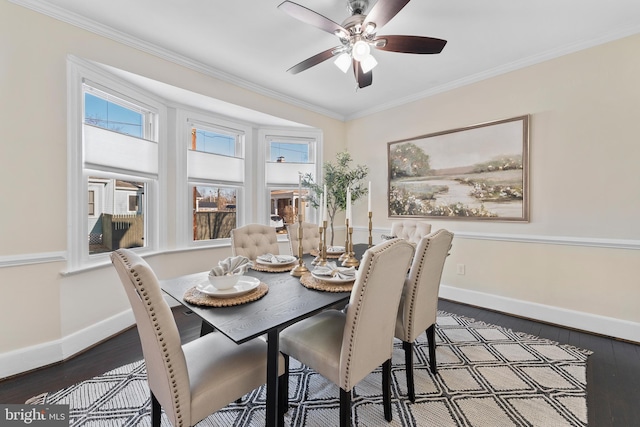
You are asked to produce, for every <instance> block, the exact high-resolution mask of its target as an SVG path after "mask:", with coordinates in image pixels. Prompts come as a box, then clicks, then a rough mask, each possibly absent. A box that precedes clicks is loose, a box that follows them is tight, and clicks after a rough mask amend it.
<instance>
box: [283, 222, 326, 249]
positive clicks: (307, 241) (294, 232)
mask: <svg viewBox="0 0 640 427" xmlns="http://www.w3.org/2000/svg"><path fill="white" fill-rule="evenodd" d="M299 226H300V225H299V223H295V224H289V225H287V234H288V236H289V248H290V249H291V255H294V256H298V227H299ZM319 244H320V229H319V228H318V224H314V223H312V222H303V223H302V253H303V254H308V253H310V252H311V251H312V250H314V249H315V250H317V249H318V245H319Z"/></svg>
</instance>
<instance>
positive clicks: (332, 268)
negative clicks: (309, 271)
mask: <svg viewBox="0 0 640 427" xmlns="http://www.w3.org/2000/svg"><path fill="white" fill-rule="evenodd" d="M313 274H315V275H316V276H327V277H333V278H336V279H342V280H351V279H354V280H355V278H356V269H355V268H354V267H338V266H337V265H336V263H335V262H328V263H327V265H321V266H318V267H316V268H314V269H313Z"/></svg>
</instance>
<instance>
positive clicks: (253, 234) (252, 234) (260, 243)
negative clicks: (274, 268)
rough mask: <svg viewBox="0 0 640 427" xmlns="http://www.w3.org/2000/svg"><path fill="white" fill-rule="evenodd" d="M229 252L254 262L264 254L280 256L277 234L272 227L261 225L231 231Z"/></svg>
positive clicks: (249, 225)
mask: <svg viewBox="0 0 640 427" xmlns="http://www.w3.org/2000/svg"><path fill="white" fill-rule="evenodd" d="M231 251H232V252H233V255H242V256H246V257H247V258H249V259H251V260H253V261H255V259H256V258H257V257H258V256H260V255H264V254H274V255H279V254H280V248H279V246H278V234H277V233H276V229H275V228H274V227H270V226H268V225H262V224H247V225H245V226H243V227H238V228H234V229H233V230H231Z"/></svg>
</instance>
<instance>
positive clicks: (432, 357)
mask: <svg viewBox="0 0 640 427" xmlns="http://www.w3.org/2000/svg"><path fill="white" fill-rule="evenodd" d="M427 340H428V341H429V366H430V367H431V373H432V374H434V375H435V374H436V373H437V372H438V365H437V364H436V324H435V323H434V324H433V325H431V326H429V328H428V329H427Z"/></svg>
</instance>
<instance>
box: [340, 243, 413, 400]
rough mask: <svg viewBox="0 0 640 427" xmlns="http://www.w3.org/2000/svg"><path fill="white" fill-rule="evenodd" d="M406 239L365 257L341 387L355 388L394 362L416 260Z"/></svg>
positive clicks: (354, 294)
mask: <svg viewBox="0 0 640 427" xmlns="http://www.w3.org/2000/svg"><path fill="white" fill-rule="evenodd" d="M413 252H414V249H413V246H412V245H411V244H409V243H408V242H407V241H405V240H402V239H393V240H389V241H386V242H382V243H380V244H378V245H376V246H374V247H372V248H370V249H368V250H367V251H366V252H365V253H364V257H363V259H362V262H361V263H360V268H359V270H358V273H357V275H356V281H355V283H354V285H353V288H352V290H351V296H350V299H349V306H348V309H347V314H346V323H345V327H344V328H345V329H344V334H343V338H342V350H341V355H340V382H341V384H340V387H342V389H343V390H347V391H348V390H351V388H352V387H353V386H354V385H355V384H357V383H358V382H360V381H361V380H362V379H363V378H364V377H366V376H367V375H368V374H369V373H371V372H372V371H373V370H374V369H376V368H377V367H378V366H380V365H381V364H382V363H383V362H384V361H386V360H388V359H390V358H391V352H392V347H393V332H394V328H395V322H396V316H397V313H398V304H399V303H400V294H401V293H402V288H403V286H404V279H405V277H406V275H407V269H408V268H409V263H410V262H411V257H412V256H413Z"/></svg>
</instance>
